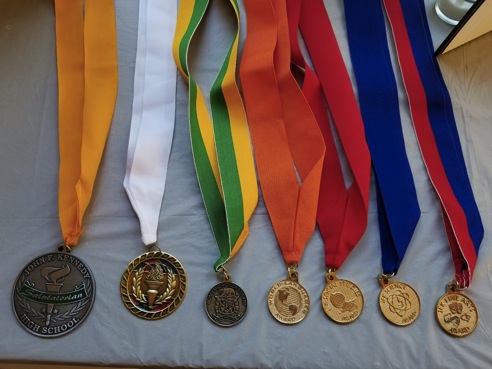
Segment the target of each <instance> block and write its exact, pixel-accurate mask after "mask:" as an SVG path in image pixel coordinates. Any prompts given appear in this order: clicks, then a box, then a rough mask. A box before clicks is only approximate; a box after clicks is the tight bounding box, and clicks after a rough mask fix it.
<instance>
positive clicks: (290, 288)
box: [267, 265, 311, 324]
mask: <svg viewBox="0 0 492 369" xmlns="http://www.w3.org/2000/svg"><path fill="white" fill-rule="evenodd" d="M296 268H297V266H296V265H289V267H288V272H289V279H285V280H283V281H280V282H277V283H275V284H274V285H273V287H272V288H271V289H270V292H268V300H267V302H268V309H269V310H270V313H271V314H272V315H273V317H274V318H275V319H277V320H278V321H279V322H280V323H284V324H296V323H299V322H300V321H301V320H303V319H304V318H305V317H306V315H307V313H308V311H309V307H310V304H311V303H310V300H309V295H308V293H307V291H306V289H305V288H304V287H303V286H301V285H300V284H299V283H298V274H297V271H296Z"/></svg>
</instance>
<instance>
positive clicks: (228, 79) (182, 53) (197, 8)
mask: <svg viewBox="0 0 492 369" xmlns="http://www.w3.org/2000/svg"><path fill="white" fill-rule="evenodd" d="M229 3H230V5H231V6H232V8H233V10H234V13H235V15H236V21H237V25H238V30H237V32H236V34H235V35H234V38H233V40H232V42H231V44H230V46H229V49H228V51H227V54H226V57H225V59H224V62H223V64H222V66H221V68H220V71H219V74H218V76H217V78H216V80H215V82H214V83H213V86H212V89H211V91H210V105H211V111H212V116H211V117H210V115H209V114H208V111H207V107H206V103H205V97H204V95H203V94H202V92H201V90H200V88H199V87H198V85H197V84H196V82H195V81H194V80H193V77H192V76H191V75H190V73H189V68H188V52H189V46H190V42H191V39H192V37H193V35H194V33H195V31H196V29H197V28H198V26H199V25H200V23H201V21H202V19H203V17H204V15H205V12H206V10H207V7H208V5H209V1H208V0H207V1H205V0H200V1H197V0H194V1H182V2H180V6H179V12H178V22H177V26H176V33H175V37H174V44H173V53H174V60H175V62H176V65H177V66H178V69H179V70H180V72H181V74H182V75H183V77H184V78H185V79H186V80H187V81H188V82H189V99H190V102H189V122H190V135H191V143H192V149H193V160H194V163H195V169H196V173H197V178H198V183H199V185H200V190H201V193H202V198H203V202H204V205H205V209H206V211H207V215H208V218H209V221H210V224H211V226H212V231H213V234H214V237H215V240H216V243H217V245H218V248H219V251H220V258H219V259H218V260H217V262H216V263H215V265H214V269H215V270H216V271H218V270H219V269H220V267H221V266H222V265H223V264H224V263H225V262H226V261H228V260H230V259H231V258H232V257H233V256H234V255H235V254H236V253H237V252H238V251H239V249H240V248H241V246H242V245H243V243H244V241H245V240H246V238H247V235H248V232H249V227H248V221H249V219H250V217H251V215H252V213H253V210H254V209H255V207H256V204H257V200H258V188H257V184H256V174H255V169H254V163H253V154H252V151H251V145H250V137H249V132H248V126H247V122H246V115H245V112H244V107H243V103H242V100H241V96H240V94H239V90H238V88H237V85H236V79H235V72H236V59H237V51H238V42H239V37H238V35H239V19H240V18H239V9H238V5H237V1H236V0H230V1H229Z"/></svg>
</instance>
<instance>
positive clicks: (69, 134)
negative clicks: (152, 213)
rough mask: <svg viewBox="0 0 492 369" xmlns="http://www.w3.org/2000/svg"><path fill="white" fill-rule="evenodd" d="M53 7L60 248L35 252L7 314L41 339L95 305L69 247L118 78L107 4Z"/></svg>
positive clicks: (66, 328)
mask: <svg viewBox="0 0 492 369" xmlns="http://www.w3.org/2000/svg"><path fill="white" fill-rule="evenodd" d="M54 7H55V19H56V52H57V66H58V68H57V78H58V92H59V93H58V146H59V158H60V161H59V169H58V180H59V185H58V217H59V221H60V227H61V233H62V237H63V244H62V245H60V246H58V251H59V252H52V253H47V254H44V255H41V256H39V257H37V258H36V259H34V260H32V261H31V262H30V263H29V264H27V265H26V266H25V267H24V269H23V271H22V272H21V273H20V274H19V276H18V277H17V280H16V282H15V284H14V288H13V293H12V303H13V309H14V313H15V315H16V317H17V319H18V320H19V322H20V323H21V325H22V326H23V327H24V328H25V329H26V330H27V331H28V332H29V333H31V334H33V335H36V336H39V337H46V338H50V337H60V336H63V335H65V334H67V333H69V332H71V331H72V330H74V329H75V328H77V327H78V326H79V325H80V324H81V323H82V322H83V321H84V320H85V318H86V317H87V315H88V314H89V312H90V311H91V308H92V305H93V303H94V299H95V294H96V288H95V282H94V277H93V275H92V272H91V270H90V269H89V267H88V266H87V265H86V264H85V263H84V262H83V261H82V260H80V259H79V258H77V257H75V256H73V255H72V254H71V253H70V252H71V250H72V249H73V248H74V247H75V246H77V244H78V241H79V238H80V236H81V234H82V232H83V230H84V226H83V219H84V215H85V212H86V210H87V207H88V206H89V203H90V200H91V197H92V191H93V187H94V184H95V180H96V176H97V172H98V168H99V164H100V162H101V159H102V156H103V152H104V147H105V145H106V141H107V137H108V133H109V130H110V127H111V120H112V116H113V112H114V106H115V102H116V95H117V81H118V70H117V48H116V27H115V13H114V4H113V2H112V1H97V2H85V3H83V6H81V4H80V3H78V2H71V1H61V0H55V2H54ZM95 14H97V16H95ZM74 19H79V20H80V22H74V21H73V20H74ZM96 30H97V31H99V30H100V31H101V33H100V34H99V32H96ZM96 39H97V41H96ZM101 45H104V46H101ZM88 65H90V68H86V66H88ZM101 69H103V70H104V73H100V71H101ZM87 96H89V97H88V98H87ZM60 347H62V346H60Z"/></svg>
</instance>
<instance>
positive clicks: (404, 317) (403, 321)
mask: <svg viewBox="0 0 492 369" xmlns="http://www.w3.org/2000/svg"><path fill="white" fill-rule="evenodd" d="M378 279H379V284H380V285H381V288H382V289H381V292H380V293H379V308H380V309H381V312H382V313H383V315H384V317H385V318H386V319H387V320H388V321H390V322H391V323H393V324H395V325H398V326H407V325H410V324H412V323H413V322H414V321H415V320H417V318H418V317H419V314H420V299H419V295H418V294H417V292H415V290H414V289H413V288H412V287H410V286H409V285H408V284H406V283H403V282H392V281H391V280H390V279H389V278H388V276H386V275H384V274H382V275H380V276H379V278H378Z"/></svg>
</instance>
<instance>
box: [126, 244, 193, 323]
mask: <svg viewBox="0 0 492 369" xmlns="http://www.w3.org/2000/svg"><path fill="white" fill-rule="evenodd" d="M186 288H187V280H186V273H185V270H184V268H183V266H182V265H181V263H180V262H179V261H178V259H176V258H175V257H174V256H172V255H170V254H167V253H165V252H162V251H150V252H147V253H145V254H142V255H140V256H139V257H137V258H135V259H133V260H132V262H131V263H130V264H129V265H128V267H127V268H126V270H125V272H124V273H123V276H122V277H121V284H120V294H121V298H122V299H123V303H124V304H125V306H126V308H127V309H128V310H130V312H131V313H132V314H133V315H135V316H138V317H139V318H142V319H148V320H156V319H161V318H165V317H166V316H168V315H170V314H171V313H172V312H174V311H175V310H176V309H177V308H178V307H179V305H180V304H181V302H182V301H183V299H184V297H185V295H186Z"/></svg>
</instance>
